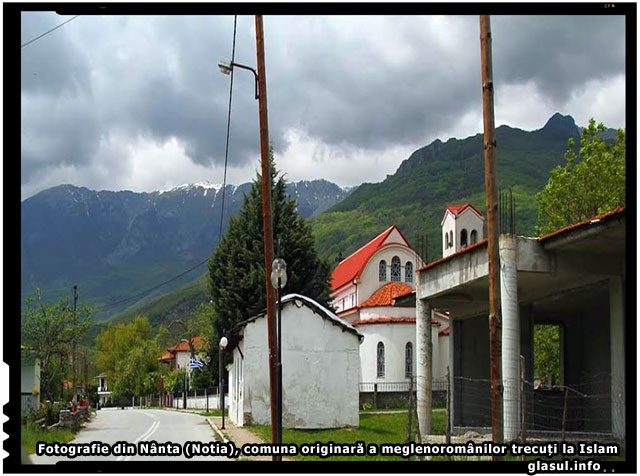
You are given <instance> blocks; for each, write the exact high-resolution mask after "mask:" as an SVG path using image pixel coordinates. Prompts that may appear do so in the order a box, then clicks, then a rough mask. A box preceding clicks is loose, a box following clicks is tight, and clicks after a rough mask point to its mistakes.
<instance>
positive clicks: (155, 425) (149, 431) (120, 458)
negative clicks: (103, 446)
mask: <svg viewBox="0 0 640 476" xmlns="http://www.w3.org/2000/svg"><path fill="white" fill-rule="evenodd" d="M159 426H160V422H159V421H158V420H154V422H153V423H152V424H151V426H150V427H149V428H148V429H147V431H145V432H144V433H143V434H142V435H140V436H139V437H138V438H136V439H135V440H134V441H133V444H136V443H137V442H138V441H140V440H143V439H145V438H148V437H150V436H151V435H152V434H153V433H154V432H155V431H156V430H157V429H158V427H159ZM132 456H133V455H128V456H125V455H120V456H118V457H117V458H116V461H123V460H124V461H129V460H130V459H131V457H132Z"/></svg>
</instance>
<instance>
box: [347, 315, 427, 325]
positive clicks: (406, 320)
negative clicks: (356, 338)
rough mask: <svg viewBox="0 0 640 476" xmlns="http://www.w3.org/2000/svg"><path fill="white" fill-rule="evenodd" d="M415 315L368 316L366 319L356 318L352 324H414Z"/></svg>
mask: <svg viewBox="0 0 640 476" xmlns="http://www.w3.org/2000/svg"><path fill="white" fill-rule="evenodd" d="M415 323H416V318H415V317H370V318H368V319H358V320H357V321H353V324H352V325H354V326H364V325H366V324H415Z"/></svg>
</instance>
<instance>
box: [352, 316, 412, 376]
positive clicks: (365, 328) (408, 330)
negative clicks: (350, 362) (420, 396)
mask: <svg viewBox="0 0 640 476" xmlns="http://www.w3.org/2000/svg"><path fill="white" fill-rule="evenodd" d="M358 331H359V332H361V333H362V334H364V336H365V338H364V342H363V343H362V344H361V345H360V359H361V362H362V372H361V373H362V381H363V382H404V381H407V380H408V379H407V377H405V372H404V370H405V368H404V363H405V362H404V351H405V346H406V345H407V342H411V345H412V346H413V362H414V367H413V368H414V375H415V368H416V367H415V362H416V326H415V324H405V323H399V324H363V325H359V326H358ZM378 342H382V343H383V344H384V362H385V372H384V377H378V374H377V369H378V367H377V349H378Z"/></svg>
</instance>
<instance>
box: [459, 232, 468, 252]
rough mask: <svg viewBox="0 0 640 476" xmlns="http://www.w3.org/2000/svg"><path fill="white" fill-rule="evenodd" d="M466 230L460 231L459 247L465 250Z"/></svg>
mask: <svg viewBox="0 0 640 476" xmlns="http://www.w3.org/2000/svg"><path fill="white" fill-rule="evenodd" d="M467 244H468V243H467V229H466V228H463V229H462V231H461V232H460V246H461V247H462V248H466V247H467Z"/></svg>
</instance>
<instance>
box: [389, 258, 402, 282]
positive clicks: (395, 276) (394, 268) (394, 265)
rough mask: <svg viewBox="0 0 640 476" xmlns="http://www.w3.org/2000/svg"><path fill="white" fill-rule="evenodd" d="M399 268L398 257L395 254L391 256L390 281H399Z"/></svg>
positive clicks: (400, 267)
mask: <svg viewBox="0 0 640 476" xmlns="http://www.w3.org/2000/svg"><path fill="white" fill-rule="evenodd" d="M401 269H402V265H401V264H400V258H398V257H397V256H394V257H393V258H391V281H400V275H401V273H402V271H401Z"/></svg>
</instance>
